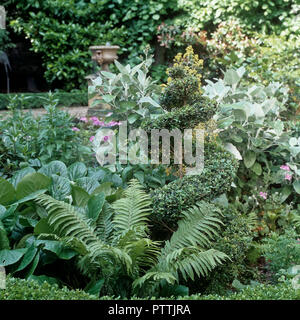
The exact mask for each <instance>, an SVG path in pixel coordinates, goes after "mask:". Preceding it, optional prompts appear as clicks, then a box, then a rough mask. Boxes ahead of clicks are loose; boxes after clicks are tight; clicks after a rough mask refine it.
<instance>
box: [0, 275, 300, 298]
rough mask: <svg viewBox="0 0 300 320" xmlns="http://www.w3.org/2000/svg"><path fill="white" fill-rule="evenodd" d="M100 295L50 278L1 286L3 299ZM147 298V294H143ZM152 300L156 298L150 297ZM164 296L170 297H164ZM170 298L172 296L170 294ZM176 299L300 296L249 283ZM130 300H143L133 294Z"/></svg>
mask: <svg viewBox="0 0 300 320" xmlns="http://www.w3.org/2000/svg"><path fill="white" fill-rule="evenodd" d="M98 299H99V298H97V297H96V296H93V295H89V294H87V293H85V292H83V291H80V290H76V291H75V290H68V289H67V288H66V287H64V288H62V289H59V288H58V287H57V286H55V285H50V284H49V283H47V282H44V283H42V284H41V283H39V282H37V281H34V280H23V279H18V278H11V277H8V278H7V279H6V289H5V290H1V289H0V300H98ZM119 299H120V298H118V297H115V296H104V297H101V298H100V299H99V300H119ZM143 299H144V298H143ZM149 299H150V300H152V299H156V298H155V297H152V298H151V297H150V298H149ZM160 299H161V300H163V299H166V298H163V297H161V298H160ZM167 299H168V300H170V298H169V297H168V298H167ZM171 299H174V300H299V294H297V292H296V291H295V290H294V289H293V288H292V287H291V285H290V284H288V283H285V284H280V285H276V286H272V285H258V286H249V287H247V288H245V289H243V290H241V291H240V292H237V293H232V294H229V295H222V296H221V295H190V296H185V297H179V298H171ZM130 300H139V298H136V297H132V298H131V299H130Z"/></svg>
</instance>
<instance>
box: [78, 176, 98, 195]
mask: <svg viewBox="0 0 300 320" xmlns="http://www.w3.org/2000/svg"><path fill="white" fill-rule="evenodd" d="M76 182H77V185H78V186H79V187H81V188H82V189H84V190H85V191H86V192H87V193H88V194H92V193H93V191H94V190H95V189H96V188H97V187H98V186H99V185H100V184H99V182H98V181H97V180H95V179H93V178H90V177H84V178H80V179H78V180H77V181H76Z"/></svg>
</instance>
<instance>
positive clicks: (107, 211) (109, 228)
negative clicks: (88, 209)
mask: <svg viewBox="0 0 300 320" xmlns="http://www.w3.org/2000/svg"><path fill="white" fill-rule="evenodd" d="M112 217H113V210H112V208H111V207H110V205H109V204H108V203H107V202H105V203H104V205H103V208H102V211H101V212H100V214H99V217H98V219H97V221H96V234H97V236H98V238H100V239H101V240H102V241H104V242H105V243H110V242H111V237H112V234H113V229H114V225H113V222H112Z"/></svg>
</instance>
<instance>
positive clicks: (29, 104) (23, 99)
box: [0, 92, 88, 110]
mask: <svg viewBox="0 0 300 320" xmlns="http://www.w3.org/2000/svg"><path fill="white" fill-rule="evenodd" d="M47 97H48V93H18V94H12V93H11V94H0V110H5V109H7V108H8V107H9V104H10V103H11V101H12V100H13V102H14V106H15V108H17V109H35V108H43V106H44V105H45V102H46V101H47ZM53 97H54V98H55V99H57V100H58V106H63V107H72V106H87V105H88V96H87V93H85V92H54V93H53Z"/></svg>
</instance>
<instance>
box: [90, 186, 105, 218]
mask: <svg viewBox="0 0 300 320" xmlns="http://www.w3.org/2000/svg"><path fill="white" fill-rule="evenodd" d="M104 202H105V194H104V193H103V192H101V193H99V194H97V195H93V196H92V197H91V198H90V199H89V201H88V212H87V217H88V218H89V219H92V220H93V221H96V220H97V219H98V216H99V213H100V212H101V210H102V207H103V204H104Z"/></svg>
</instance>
